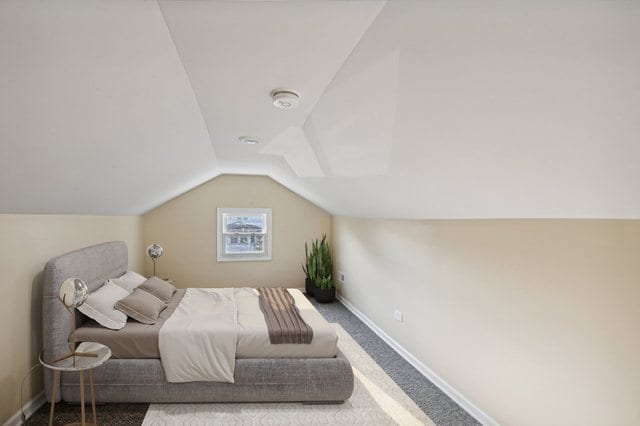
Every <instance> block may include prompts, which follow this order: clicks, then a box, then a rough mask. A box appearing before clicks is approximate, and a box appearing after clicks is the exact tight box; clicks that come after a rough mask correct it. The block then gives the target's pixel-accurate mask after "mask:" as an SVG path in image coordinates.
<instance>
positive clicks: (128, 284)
mask: <svg viewBox="0 0 640 426" xmlns="http://www.w3.org/2000/svg"><path fill="white" fill-rule="evenodd" d="M146 280H147V279H146V278H145V277H143V276H142V275H140V274H138V273H136V272H133V271H127V272H125V273H124V274H122V275H121V276H119V277H118V278H111V279H109V280H107V282H112V283H114V284H115V285H117V286H119V287H122V288H123V289H125V290H127V291H128V292H129V293H131V292H132V291H133V290H134V289H135V288H136V287H138V286H139V285H140V284H142V283H143V282H145V281H146Z"/></svg>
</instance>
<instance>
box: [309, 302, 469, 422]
mask: <svg viewBox="0 0 640 426" xmlns="http://www.w3.org/2000/svg"><path fill="white" fill-rule="evenodd" d="M312 303H313V305H314V306H315V307H316V309H318V311H320V313H321V314H322V315H323V316H324V317H325V318H326V319H327V321H329V322H337V323H338V324H340V325H341V326H342V328H344V329H345V330H346V331H347V333H349V334H350V335H351V337H353V339H354V340H355V341H356V342H358V344H359V345H360V346H362V348H363V349H364V350H365V351H367V353H368V354H369V356H371V358H373V359H374V360H375V361H376V362H377V363H378V365H379V366H380V367H382V369H383V370H384V371H385V373H387V374H388V375H389V377H391V378H392V379H393V380H394V381H395V382H396V383H397V384H398V385H399V386H400V387H401V388H402V390H403V391H404V392H405V393H406V394H407V395H409V397H410V398H411V399H413V401H414V402H415V403H416V404H417V405H418V407H420V408H421V409H422V411H424V412H425V414H426V415H427V416H429V418H430V419H431V420H432V421H433V422H434V423H435V424H437V425H443V426H449V425H455V426H458V425H460V426H462V425H464V426H466V425H479V424H480V423H478V421H477V420H476V419H474V418H473V417H471V416H470V415H469V414H468V413H467V412H466V411H464V410H463V409H462V408H461V407H460V406H459V405H458V404H456V403H455V402H453V401H452V400H451V398H449V397H448V396H447V395H445V394H444V393H443V392H442V391H441V390H440V389H439V388H438V387H436V386H435V385H434V384H433V383H431V382H430V381H429V380H428V379H427V378H426V377H424V376H423V375H422V374H420V373H419V372H418V370H416V369H415V368H414V367H413V366H412V365H411V364H409V363H408V362H407V361H405V359H404V358H402V357H401V356H400V355H398V353H397V352H396V351H394V350H393V349H392V348H391V347H390V346H389V345H387V344H386V343H385V342H384V341H383V340H382V339H380V338H379V337H378V335H377V334H375V333H374V332H373V331H372V330H371V329H370V328H369V327H367V326H366V325H365V324H364V323H363V322H362V321H360V319H358V317H356V316H355V315H354V314H352V313H351V312H350V311H349V310H348V309H347V308H345V307H344V305H342V303H340V302H337V301H336V302H334V303H327V304H322V303H317V302H316V301H315V300H312Z"/></svg>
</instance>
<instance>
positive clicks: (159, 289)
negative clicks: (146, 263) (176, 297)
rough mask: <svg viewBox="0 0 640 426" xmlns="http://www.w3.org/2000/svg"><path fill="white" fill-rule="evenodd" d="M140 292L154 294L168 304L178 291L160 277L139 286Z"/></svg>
mask: <svg viewBox="0 0 640 426" xmlns="http://www.w3.org/2000/svg"><path fill="white" fill-rule="evenodd" d="M138 288H139V289H140V290H144V291H146V292H148V293H151V294H153V295H154V296H155V297H157V298H158V299H160V300H162V301H163V302H168V301H170V300H171V298H172V297H173V294H174V293H175V292H176V291H177V290H176V288H175V287H174V286H173V285H172V284H170V283H168V282H166V281H163V280H161V279H160V278H158V277H151V278H149V279H148V280H146V281H145V282H143V283H142V284H140V285H139V286H138Z"/></svg>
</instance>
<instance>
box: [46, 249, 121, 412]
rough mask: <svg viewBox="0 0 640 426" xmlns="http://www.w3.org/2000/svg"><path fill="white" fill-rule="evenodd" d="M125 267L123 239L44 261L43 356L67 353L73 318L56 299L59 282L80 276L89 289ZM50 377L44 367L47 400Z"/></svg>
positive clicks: (57, 394)
mask: <svg viewBox="0 0 640 426" xmlns="http://www.w3.org/2000/svg"><path fill="white" fill-rule="evenodd" d="M128 266H129V258H128V254H127V245H126V244H125V243H124V241H111V242H108V243H102V244H97V245H95V246H90V247H86V248H83V249H80V250H76V251H72V252H71V253H67V254H63V255H62V256H59V257H56V258H54V259H51V260H50V261H49V262H47V265H46V266H45V267H44V280H43V288H42V345H43V347H44V350H45V357H46V359H56V358H58V357H60V356H62V355H64V354H65V353H67V352H68V350H69V346H68V338H69V334H71V331H72V330H73V321H75V320H76V319H74V318H72V316H71V315H70V314H69V311H67V310H66V308H65V307H64V305H62V303H60V301H59V300H58V287H60V284H62V282H63V281H64V280H65V279H67V278H80V279H81V280H82V281H84V282H85V283H86V284H87V286H88V287H89V291H94V290H96V289H97V288H99V287H100V286H101V285H102V283H104V282H105V280H107V279H109V278H115V277H119V276H120V275H122V274H124V273H125V271H126V270H127V268H128ZM76 316H78V314H76ZM52 378H53V375H52V374H51V371H50V370H48V369H46V368H45V371H44V391H45V395H46V396H47V400H49V401H50V400H51V380H52ZM58 386H59V385H58ZM56 400H57V401H59V400H60V391H59V389H57V390H56ZM57 401H56V402H57Z"/></svg>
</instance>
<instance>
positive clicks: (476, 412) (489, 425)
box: [336, 294, 499, 426]
mask: <svg viewBox="0 0 640 426" xmlns="http://www.w3.org/2000/svg"><path fill="white" fill-rule="evenodd" d="M336 297H337V299H338V300H339V301H340V302H341V303H342V304H343V305H344V306H345V307H346V308H347V309H348V310H349V311H351V312H352V313H353V314H354V315H355V316H357V317H358V318H359V319H360V320H361V321H362V322H364V323H365V324H366V325H367V326H368V327H369V328H370V329H371V330H373V332H374V333H376V334H377V335H378V336H379V337H380V338H381V339H382V340H384V341H385V342H386V343H387V344H388V345H389V346H391V347H392V348H393V349H394V350H395V351H396V352H398V354H399V355H400V356H401V357H402V358H404V359H405V360H406V361H407V362H408V363H409V364H411V365H412V366H413V367H414V368H415V369H416V370H418V371H419V372H420V373H421V374H422V375H423V376H425V377H426V378H427V379H429V380H430V381H431V383H433V384H434V385H436V386H437V387H438V388H440V390H441V391H442V392H444V393H445V394H446V395H447V396H448V397H449V398H451V399H452V400H453V401H455V402H456V403H457V404H458V405H459V406H460V407H462V408H463V409H464V410H466V411H467V413H469V414H470V415H472V416H473V417H474V418H475V419H476V420H477V421H479V422H480V423H482V424H483V425H485V426H495V425H498V424H499V423H498V422H497V421H495V420H494V419H492V418H491V417H490V416H489V415H488V414H486V413H485V412H483V411H482V410H480V408H478V407H477V406H476V405H475V404H473V403H472V402H471V401H469V400H468V399H467V398H465V397H464V395H462V394H461V393H460V392H458V391H457V390H456V389H455V388H454V387H453V386H451V385H450V384H449V383H447V382H445V381H444V379H442V378H441V377H440V376H438V375H437V374H436V373H435V372H434V371H433V370H431V369H430V368H429V367H427V366H426V365H424V364H423V363H422V362H421V361H420V360H418V359H417V358H416V357H415V356H413V355H412V354H411V353H410V352H409V351H408V350H406V349H405V348H404V347H403V346H402V345H401V344H400V343H398V342H396V341H395V340H394V339H393V338H392V337H391V336H389V335H388V334H387V333H385V332H384V331H383V330H382V329H381V328H380V327H378V326H377V325H376V324H375V323H374V322H373V321H371V320H370V319H369V318H367V316H366V315H365V314H363V313H362V312H360V310H358V308H356V307H355V306H353V304H351V302H349V301H348V300H347V299H345V298H344V297H342V295H341V294H336Z"/></svg>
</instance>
